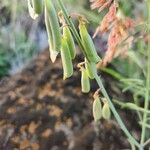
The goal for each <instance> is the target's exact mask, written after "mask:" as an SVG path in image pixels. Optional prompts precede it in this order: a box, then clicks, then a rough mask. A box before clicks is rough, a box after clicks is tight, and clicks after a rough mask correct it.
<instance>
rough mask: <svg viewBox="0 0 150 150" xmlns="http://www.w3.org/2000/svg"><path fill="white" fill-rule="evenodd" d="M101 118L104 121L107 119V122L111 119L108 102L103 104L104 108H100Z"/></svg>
mask: <svg viewBox="0 0 150 150" xmlns="http://www.w3.org/2000/svg"><path fill="white" fill-rule="evenodd" d="M102 116H103V118H104V119H107V120H109V119H110V117H111V111H110V108H109V104H108V102H105V103H104V106H103V108H102Z"/></svg>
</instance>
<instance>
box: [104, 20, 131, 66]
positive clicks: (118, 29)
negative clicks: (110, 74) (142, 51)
mask: <svg viewBox="0 0 150 150" xmlns="http://www.w3.org/2000/svg"><path fill="white" fill-rule="evenodd" d="M131 27H133V23H131V20H130V19H129V18H125V19H124V20H122V19H120V20H117V21H116V22H115V24H114V26H113V28H112V30H111V32H110V34H109V37H108V49H107V51H106V53H105V57H104V59H103V66H106V65H107V64H108V63H110V62H111V61H112V59H113V58H114V57H117V56H119V55H122V54H125V51H126V50H127V49H128V48H129V47H131V43H132V40H133V38H132V37H129V38H128V36H129V33H128V30H129V28H131ZM124 40H125V41H126V42H125V43H124V44H123V45H121V44H122V42H123V41H124Z"/></svg>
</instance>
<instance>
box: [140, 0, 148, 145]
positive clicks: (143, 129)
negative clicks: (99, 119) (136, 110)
mask: <svg viewBox="0 0 150 150" xmlns="http://www.w3.org/2000/svg"><path fill="white" fill-rule="evenodd" d="M147 6H148V26H150V0H147ZM148 34H149V33H148ZM147 56H148V60H147V76H146V93H145V104H144V109H145V112H144V115H143V124H142V134H141V145H143V144H144V141H145V138H146V126H145V124H146V123H147V117H148V113H147V111H146V110H148V108H149V100H150V41H148V49H147Z"/></svg>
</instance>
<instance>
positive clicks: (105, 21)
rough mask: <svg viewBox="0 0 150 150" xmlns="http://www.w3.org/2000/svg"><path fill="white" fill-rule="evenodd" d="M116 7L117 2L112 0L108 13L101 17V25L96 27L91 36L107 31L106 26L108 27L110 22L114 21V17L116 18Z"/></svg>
mask: <svg viewBox="0 0 150 150" xmlns="http://www.w3.org/2000/svg"><path fill="white" fill-rule="evenodd" d="M117 8H118V4H117V3H116V2H114V3H113V4H112V5H111V6H110V8H109V11H108V13H107V14H106V15H105V17H104V18H103V20H102V22H101V25H100V26H99V27H98V28H97V29H96V32H95V34H94V36H93V37H95V36H96V35H97V34H98V33H99V32H106V31H108V28H109V26H110V24H111V23H112V22H113V21H115V19H116V18H117V16H116V13H117Z"/></svg>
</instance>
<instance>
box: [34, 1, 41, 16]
mask: <svg viewBox="0 0 150 150" xmlns="http://www.w3.org/2000/svg"><path fill="white" fill-rule="evenodd" d="M32 4H33V10H34V12H35V13H36V14H41V13H42V11H43V0H32Z"/></svg>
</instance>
